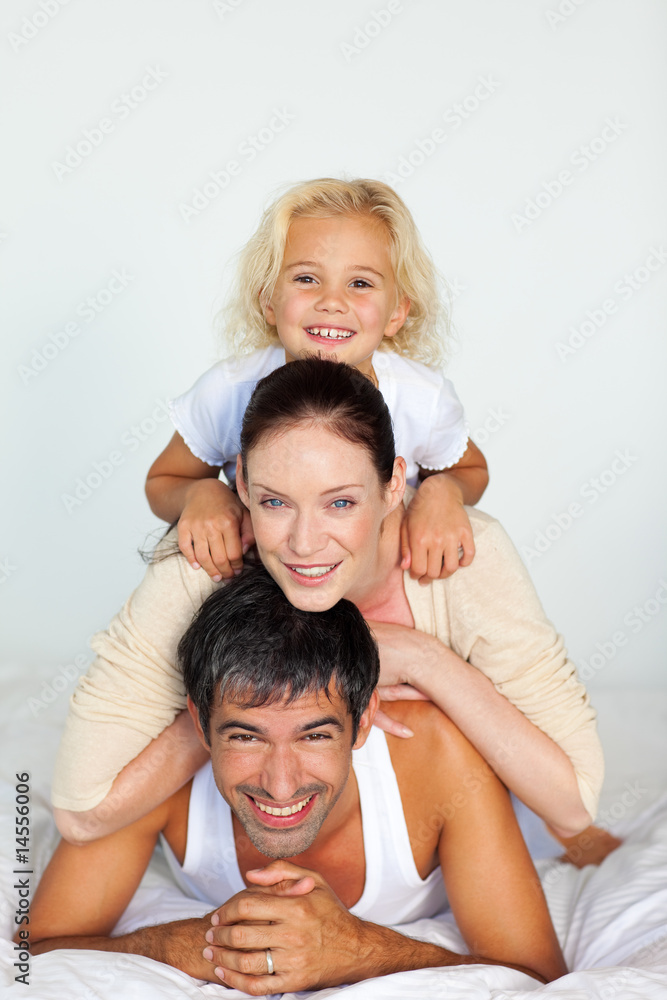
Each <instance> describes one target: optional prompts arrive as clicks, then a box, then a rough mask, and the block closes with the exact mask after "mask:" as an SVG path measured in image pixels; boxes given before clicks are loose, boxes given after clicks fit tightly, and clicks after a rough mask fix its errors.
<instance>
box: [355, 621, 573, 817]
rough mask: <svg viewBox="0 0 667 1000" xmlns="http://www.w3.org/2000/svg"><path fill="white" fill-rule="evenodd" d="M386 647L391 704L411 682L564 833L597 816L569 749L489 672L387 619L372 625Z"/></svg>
mask: <svg viewBox="0 0 667 1000" xmlns="http://www.w3.org/2000/svg"><path fill="white" fill-rule="evenodd" d="M370 625H371V627H372V629H373V632H374V634H375V637H376V639H377V641H378V645H379V648H380V662H381V670H380V684H381V686H382V698H383V700H385V701H391V700H393V699H396V700H400V699H401V698H404V697H405V693H406V692H405V690H401V688H400V686H399V685H402V684H403V685H404V684H409V685H411V686H412V687H413V688H416V689H417V690H418V691H420V692H421V693H422V694H425V695H426V696H427V697H428V698H429V699H430V700H431V701H433V702H434V703H435V704H436V705H438V707H439V708H441V709H442V711H443V712H445V713H446V715H447V716H449V718H450V719H451V720H452V722H453V723H454V724H455V725H456V726H457V727H458V728H459V729H460V730H461V732H462V733H463V734H464V736H466V737H467V738H468V740H470V742H471V743H472V745H473V746H474V747H475V749H476V750H477V751H478V752H479V753H480V754H481V755H482V757H484V759H485V760H487V761H488V762H489V764H491V766H492V767H493V769H494V771H495V772H496V774H497V775H498V777H499V778H500V779H501V781H502V782H503V783H504V784H505V785H507V787H508V788H510V789H511V790H512V791H513V792H514V794H515V795H517V796H518V797H519V798H520V799H521V800H522V801H523V802H525V803H526V805H527V806H529V807H530V808H531V809H532V810H533V811H534V812H536V813H537V814H538V815H539V816H541V817H542V819H543V820H544V821H545V822H546V823H548V824H549V825H550V826H552V827H553V828H554V829H555V830H557V831H558V832H559V833H562V835H563V836H571V835H574V834H576V833H578V832H579V831H580V830H583V829H584V828H585V827H586V826H588V824H589V823H590V821H591V818H592V817H590V816H589V814H588V813H587V812H586V809H585V808H584V804H583V802H582V800H581V795H580V793H579V788H578V785H577V779H576V776H575V772H574V768H573V767H572V764H571V762H570V760H569V758H568V757H567V755H566V754H565V753H564V751H563V750H561V748H560V747H559V746H558V745H557V744H556V743H554V742H553V740H551V739H550V738H549V737H548V736H547V735H546V734H545V733H543V732H542V731H541V730H540V729H538V728H537V727H536V726H534V725H533V724H532V723H531V722H530V721H529V720H528V719H527V718H526V716H525V715H523V713H522V712H520V711H519V709H518V708H516V707H515V706H514V705H512V703H511V702H509V701H508V700H507V699H506V698H505V697H503V695H502V694H500V693H499V692H498V691H497V690H496V688H495V687H494V686H493V684H492V683H491V681H490V680H489V679H488V677H485V676H484V675H483V674H482V673H480V671H479V670H477V669H476V668H475V667H473V666H471V664H470V663H467V662H466V661H465V660H463V659H462V658H461V657H460V656H457V654H456V653H454V652H452V650H451V649H448V648H447V647H446V646H444V645H443V644H442V643H441V642H440V641H439V640H438V639H436V638H435V637H433V636H430V635H426V634H425V633H424V632H418V631H416V630H415V629H410V628H406V627H405V626H403V625H390V624H387V623H384V622H370Z"/></svg>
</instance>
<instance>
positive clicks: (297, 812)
mask: <svg viewBox="0 0 667 1000" xmlns="http://www.w3.org/2000/svg"><path fill="white" fill-rule="evenodd" d="M244 794H245V796H246V798H247V799H248V801H249V802H250V804H251V805H252V808H253V812H254V813H255V814H256V815H257V817H258V819H259V820H260V822H262V823H263V824H264V825H265V826H271V827H273V828H274V829H278V830H282V829H285V827H291V826H296V825H297V824H298V823H301V822H302V821H303V820H304V819H305V818H306V816H308V815H309V813H310V812H311V810H312V808H313V806H314V805H315V802H316V800H317V797H318V793H317V792H311V794H310V795H307V796H306V797H305V798H303V799H299V801H298V802H294V803H292V804H291V805H285V806H281V805H270V804H269V803H268V802H261V801H260V800H259V799H257V798H255V797H254V796H253V795H249V794H248V793H247V792H245V793H244Z"/></svg>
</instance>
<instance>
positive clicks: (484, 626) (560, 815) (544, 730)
mask: <svg viewBox="0 0 667 1000" xmlns="http://www.w3.org/2000/svg"><path fill="white" fill-rule="evenodd" d="M241 442H242V454H241V456H239V460H238V473H237V485H238V490H239V495H240V497H241V499H242V500H243V502H244V503H245V505H246V506H247V507H248V509H249V511H250V515H251V518H252V524H253V531H254V534H255V538H256V542H257V551H258V554H259V556H260V558H261V560H262V562H263V563H264V565H265V566H266V568H267V570H268V571H269V573H270V574H271V575H272V576H273V577H274V579H275V580H276V581H277V583H278V584H279V585H280V587H281V588H282V589H283V591H284V592H285V594H286V595H287V597H288V599H289V600H290V601H291V602H292V603H293V604H294V605H295V606H297V607H300V608H303V609H305V610H310V611H318V610H323V609H324V608H329V607H332V606H333V605H334V604H335V603H336V602H337V601H338V600H339V599H340V598H341V597H346V598H348V599H350V600H352V601H354V603H356V604H357V606H358V607H359V608H360V609H361V611H362V612H363V614H364V616H365V617H366V618H367V619H368V620H369V621H371V622H372V623H373V629H374V631H375V634H376V637H377V639H378V642H379V646H380V656H381V663H382V674H381V680H382V686H383V688H384V691H383V694H384V696H385V698H397V697H415V696H416V697H426V698H429V699H431V700H432V701H434V702H435V703H436V704H438V705H439V706H440V708H442V709H443V711H445V712H446V713H447V714H448V715H449V716H450V718H451V719H452V721H453V722H454V723H455V724H456V725H457V726H458V727H459V728H460V729H461V731H462V732H463V733H464V734H465V735H466V736H467V737H468V739H469V740H470V741H471V742H472V743H473V745H474V746H475V747H476V748H477V750H478V751H479V752H480V753H481V754H482V755H483V756H484V757H485V758H486V759H487V760H488V761H489V762H490V763H491V764H492V766H493V768H494V770H495V771H496V772H497V774H498V775H499V777H500V778H501V779H502V781H503V782H504V783H505V784H506V785H507V786H508V788H510V789H511V790H512V791H513V792H515V794H516V795H517V796H518V797H519V798H520V799H522V800H523V801H524V802H525V803H526V804H527V805H528V806H529V807H530V808H532V809H533V810H534V811H535V812H536V813H538V815H540V816H541V817H542V819H543V820H544V821H545V822H546V823H547V824H548V825H549V826H551V827H552V828H553V829H554V830H555V831H556V832H557V833H558V834H559V835H560V836H564V837H566V836H570V835H574V834H576V833H577V832H578V831H580V830H581V829H583V828H584V827H586V826H587V825H588V824H589V823H590V822H591V820H592V818H593V817H594V815H595V811H596V808H597V798H598V795H599V791H600V786H601V783H602V775H603V764H602V754H601V750H600V745H599V741H598V738H597V733H596V727H595V713H594V711H593V709H592V708H591V707H590V705H589V702H588V697H587V695H586V691H585V689H584V688H583V686H582V685H581V684H580V683H579V682H578V681H577V680H576V675H575V669H574V667H573V665H572V664H571V663H569V661H568V660H567V657H566V654H565V651H564V648H563V643H562V640H561V639H560V638H559V637H558V636H557V635H556V633H555V632H554V630H553V628H552V626H551V625H550V624H549V622H547V621H546V619H545V617H544V613H543V611H542V608H541V606H540V604H539V601H538V599H537V597H536V595H535V592H534V590H533V588H532V584H531V583H530V580H529V578H528V576H527V574H526V571H525V569H524V568H523V565H522V563H521V561H520V559H519V557H518V555H517V553H516V551H515V550H514V548H513V547H512V545H511V543H510V542H509V540H508V539H507V536H506V535H505V533H504V532H503V530H502V528H501V527H500V526H499V525H498V523H497V522H496V521H494V520H493V519H492V518H490V517H488V516H487V515H485V514H482V513H480V512H478V511H474V510H471V512H470V515H471V522H472V525H473V529H474V532H475V545H476V549H477V555H476V558H475V560H474V562H473V564H472V565H471V566H469V567H467V568H465V569H462V570H459V572H457V573H456V574H455V575H454V576H453V577H450V578H449V579H447V580H442V581H436V582H434V583H432V584H430V585H428V586H425V587H421V586H420V585H419V584H417V583H415V582H414V581H412V580H411V579H410V577H409V575H408V574H406V573H404V572H403V571H402V570H401V568H400V560H401V522H402V517H403V510H404V506H403V499H404V494H405V464H404V462H403V460H402V459H401V458H396V457H395V455H394V443H393V436H392V431H391V419H390V417H389V414H388V411H387V408H386V405H385V403H384V400H383V399H382V396H381V394H380V393H379V392H378V390H377V389H375V388H374V386H373V385H372V384H371V383H370V381H369V380H368V379H366V378H365V377H364V376H363V375H360V374H359V373H358V372H356V371H355V370H354V369H351V368H349V367H348V366H346V365H342V364H335V363H332V362H330V361H321V360H318V359H307V360H302V361H295V362H292V363H291V364H289V365H286V366H284V367H282V368H280V369H277V370H276V371H274V372H273V373H272V374H271V375H269V376H267V377H266V378H265V379H263V380H262V381H261V382H260V383H259V384H258V386H257V388H256V389H255V392H254V394H253V397H252V399H251V401H250V404H249V406H248V409H247V411H246V414H245V417H244V423H243V432H242V438H241ZM169 544H170V543H169V541H166V542H164V543H162V546H161V548H160V550H159V554H158V559H157V560H156V561H154V563H153V564H152V565H151V567H150V568H149V570H148V572H147V575H146V578H145V580H144V582H143V583H142V584H141V586H140V587H139V588H138V589H137V591H135V593H134V594H133V595H132V597H131V598H130V600H129V601H128V603H127V604H126V605H125V607H124V608H123V610H122V611H121V612H120V614H119V615H118V616H117V617H116V619H114V621H113V622H112V624H111V626H110V628H109V630H108V631H107V632H105V633H102V634H100V635H99V636H97V637H96V639H95V641H94V643H93V648H94V649H95V650H96V651H97V653H98V658H97V660H96V661H95V663H94V664H93V665H92V667H91V668H90V670H89V672H88V674H87V675H86V677H84V678H82V680H81V682H80V683H79V686H78V688H77V690H76V691H75V694H74V696H73V699H72V707H71V712H70V717H69V718H68V721H67V726H66V731H65V735H64V738H63V743H62V746H61V750H60V754H59V758H58V762H57V766H56V775H55V780H54V795H53V801H54V806H55V807H56V819H57V822H58V825H59V827H60V829H61V832H62V833H63V835H64V836H65V837H66V838H67V839H70V840H74V841H76V840H87V839H93V838H95V837H97V836H101V835H103V834H104V833H108V832H111V831H112V830H115V829H118V828H120V827H122V826H124V825H126V824H127V823H129V822H130V821H132V820H133V819H135V818H136V817H137V816H139V815H142V814H144V813H146V812H148V811H149V810H150V809H151V808H153V807H154V806H155V805H156V804H157V803H158V802H160V801H162V800H163V799H164V798H166V797H167V795H169V794H170V793H171V792H172V791H174V790H175V789H176V788H178V787H179V786H180V785H181V784H183V783H184V782H185V781H186V780H187V779H188V778H189V777H190V776H191V774H192V773H193V772H194V770H195V769H196V768H197V767H198V766H199V765H200V764H201V763H203V760H204V758H203V756H202V751H201V750H200V749H199V747H198V744H197V742H196V739H195V736H194V732H193V730H191V728H190V723H189V720H188V719H187V713H185V714H184V715H181V716H180V717H179V718H178V719H177V721H176V723H175V724H174V725H171V726H170V723H172V721H173V719H174V717H175V716H176V714H177V713H178V711H179V710H180V709H182V708H183V705H184V700H185V699H184V694H183V686H182V679H181V677H180V673H179V671H178V667H177V664H176V655H175V652H176V646H177V644H178V640H179V638H180V636H181V634H182V633H183V632H184V630H185V628H186V627H187V625H188V624H189V621H190V619H191V617H192V615H193V613H194V612H195V611H196V610H197V608H198V607H199V606H200V604H201V603H202V601H203V600H204V599H205V598H206V597H207V596H208V594H209V593H211V591H212V590H214V589H216V588H217V587H218V586H220V584H215V583H213V582H212V581H211V580H210V579H209V578H208V577H207V576H206V575H205V574H204V573H202V572H201V571H199V572H197V571H193V570H191V569H190V567H189V566H188V565H187V563H186V562H185V560H184V559H183V557H182V556H180V555H173V556H169V558H162V556H164V555H165V553H166V551H167V549H165V546H167V547H168V546H169ZM398 685H401V686H400V687H398ZM406 685H407V687H406ZM100 723H105V725H103V726H101V725H100ZM385 725H388V723H385ZM166 727H169V728H167V729H166V732H163V730H165V728H166ZM159 734H161V735H159ZM158 735H159V738H157V739H155V737H158ZM401 735H409V733H408V732H403V733H402V734H401ZM151 740H153V742H152V743H150V741H151ZM149 743H150V746H149V745H148V744H149ZM137 755H139V756H137ZM135 757H136V759H134V760H133V758H135ZM130 761H131V763H128V762H130ZM166 765H168V766H166ZM121 771H122V774H121V773H120V772H121ZM117 775H118V777H116V776H117Z"/></svg>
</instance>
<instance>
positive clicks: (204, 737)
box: [188, 695, 211, 753]
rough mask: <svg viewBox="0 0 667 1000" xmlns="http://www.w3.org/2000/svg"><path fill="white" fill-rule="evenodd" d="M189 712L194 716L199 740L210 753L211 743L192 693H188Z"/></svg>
mask: <svg viewBox="0 0 667 1000" xmlns="http://www.w3.org/2000/svg"><path fill="white" fill-rule="evenodd" d="M188 712H189V713H190V717H191V718H192V721H193V723H194V726H195V732H196V733H197V736H198V737H199V742H200V743H201V745H202V746H203V747H204V749H205V750H208V751H209V753H210V751H211V744H210V743H209V741H208V736H207V735H206V733H205V732H204V730H203V729H202V727H201V722H200V721H199V712H198V711H197V708H196V706H195V703H194V701H193V700H192V698H191V697H190V695H188Z"/></svg>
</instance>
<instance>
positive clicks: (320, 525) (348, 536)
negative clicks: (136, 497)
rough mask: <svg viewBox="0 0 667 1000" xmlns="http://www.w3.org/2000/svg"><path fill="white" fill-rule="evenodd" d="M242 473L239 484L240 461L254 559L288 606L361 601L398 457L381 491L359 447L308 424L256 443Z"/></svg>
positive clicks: (394, 490)
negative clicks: (245, 475)
mask: <svg viewBox="0 0 667 1000" xmlns="http://www.w3.org/2000/svg"><path fill="white" fill-rule="evenodd" d="M247 468H248V481H247V482H244V481H243V472H242V468H241V461H240V458H239V460H238V465H237V478H236V482H237V484H238V491H239V496H240V497H241V499H242V500H243V502H244V504H245V505H246V506H247V507H248V509H249V510H250V514H251V517H252V527H253V531H254V534H255V540H256V543H257V549H258V552H259V555H260V557H261V560H262V562H263V563H264V565H265V566H266V568H267V570H268V571H269V573H270V574H271V576H272V577H273V579H274V580H275V581H276V583H277V584H278V585H279V586H280V588H281V589H282V590H283V591H284V593H285V596H286V597H287V599H288V600H289V602H290V603H291V604H293V605H294V606H295V607H297V608H301V609H302V610H304V611H326V610H327V609H328V608H331V607H333V605H334V604H336V603H337V602H338V601H339V600H340V599H341V598H342V597H347V598H349V600H351V601H354V600H355V599H357V598H358V597H361V596H362V595H363V594H364V592H365V591H366V589H367V588H368V587H369V586H370V585H371V584H372V582H373V580H374V572H375V571H376V563H377V553H378V542H379V539H380V530H381V526H382V522H383V520H384V518H385V517H386V516H387V515H388V514H389V513H390V512H391V511H393V510H394V509H395V508H396V507H397V506H398V505H399V503H400V502H401V499H402V497H403V492H404V489H405V474H404V471H405V465H404V463H403V459H401V458H399V459H397V460H396V463H395V466H394V476H393V477H392V480H391V482H390V484H389V487H388V488H387V490H382V489H381V488H380V483H379V480H378V475H377V472H376V470H375V468H374V467H373V464H372V461H371V458H370V455H369V453H368V451H367V450H366V449H365V448H363V447H362V446H361V445H358V444H354V443H352V442H351V441H347V440H346V439H345V438H341V437H338V435H336V434H333V433H332V432H331V431H330V430H328V429H327V428H326V427H324V426H323V425H322V424H320V423H313V422H311V421H309V422H308V423H301V424H297V425H296V426H295V427H291V428H289V429H288V430H286V431H279V432H277V433H275V434H271V435H269V436H268V437H266V438H264V439H263V440H262V441H260V443H259V444H258V445H256V446H255V447H254V448H253V449H252V451H251V452H250V453H249V454H248V458H247Z"/></svg>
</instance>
